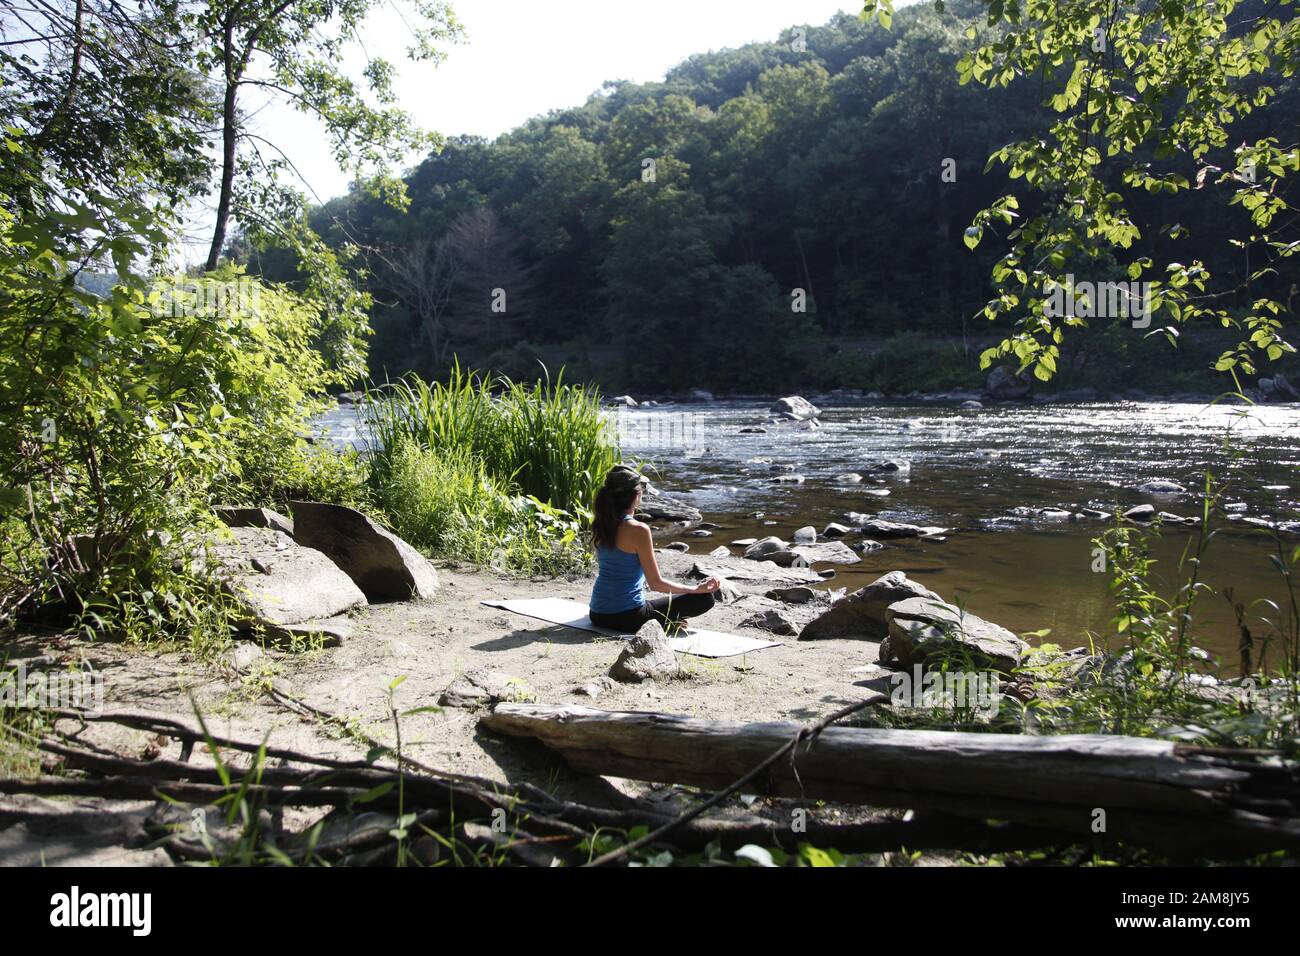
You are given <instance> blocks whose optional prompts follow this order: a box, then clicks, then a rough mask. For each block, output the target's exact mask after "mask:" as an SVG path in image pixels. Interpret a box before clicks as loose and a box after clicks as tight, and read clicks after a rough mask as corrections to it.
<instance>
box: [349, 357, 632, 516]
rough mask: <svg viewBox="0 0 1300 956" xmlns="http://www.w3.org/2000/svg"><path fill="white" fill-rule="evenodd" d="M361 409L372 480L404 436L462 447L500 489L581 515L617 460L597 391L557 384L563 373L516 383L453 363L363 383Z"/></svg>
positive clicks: (436, 446)
mask: <svg viewBox="0 0 1300 956" xmlns="http://www.w3.org/2000/svg"><path fill="white" fill-rule="evenodd" d="M363 407H364V408H365V410H366V415H367V418H368V425H369V428H370V433H371V442H372V453H373V465H372V467H373V470H374V474H375V476H376V480H377V481H379V482H381V483H382V481H383V480H384V475H385V472H386V471H387V469H389V468H390V467H391V464H390V463H391V460H392V457H393V453H394V451H395V450H396V449H397V448H398V447H399V446H400V445H401V443H402V442H404V441H411V442H414V443H415V444H416V445H418V446H419V447H421V448H426V449H430V450H432V451H439V452H453V453H455V452H465V453H468V454H470V455H472V456H474V457H475V458H477V459H478V460H479V461H481V462H482V463H483V467H484V468H485V470H486V472H487V474H488V475H490V476H491V477H492V479H493V480H494V481H496V482H498V483H500V484H501V485H502V486H505V485H507V484H508V485H512V486H514V487H515V488H517V489H518V490H519V491H520V492H522V493H523V494H524V495H527V496H532V497H534V498H536V499H538V500H539V501H544V502H546V503H548V504H550V505H553V506H554V507H556V508H559V509H561V510H564V511H568V512H571V513H573V514H576V515H579V516H583V515H584V514H585V513H586V510H587V508H588V507H589V504H590V502H591V501H592V500H593V499H594V498H595V495H596V492H597V490H599V488H600V486H601V484H602V483H603V482H604V480H605V474H606V473H607V472H608V471H609V469H610V468H612V467H613V466H614V465H616V464H618V461H619V454H618V447H617V445H616V444H615V443H614V440H613V435H612V430H611V429H610V427H609V422H608V419H607V417H606V416H605V415H604V413H603V412H602V410H601V407H600V395H599V393H598V392H597V391H596V390H594V389H591V388H588V387H586V386H581V385H566V384H564V382H563V372H561V374H560V376H559V378H558V379H557V381H556V382H554V383H552V382H550V381H549V380H547V381H540V382H536V383H534V384H532V385H525V384H522V383H519V382H511V381H510V380H509V379H504V378H497V379H489V378H487V377H484V376H480V375H476V374H474V373H468V372H464V371H462V370H461V368H460V367H459V366H456V368H455V369H453V371H452V373H451V376H450V378H449V379H448V381H447V383H446V384H444V383H442V382H434V383H433V384H432V385H430V384H428V383H426V382H424V381H423V380H421V379H419V378H416V377H414V376H408V377H407V378H405V379H402V380H401V381H399V382H396V383H391V384H388V385H384V386H382V387H379V388H375V389H371V390H369V391H368V393H367V402H366V404H365V406H363Z"/></svg>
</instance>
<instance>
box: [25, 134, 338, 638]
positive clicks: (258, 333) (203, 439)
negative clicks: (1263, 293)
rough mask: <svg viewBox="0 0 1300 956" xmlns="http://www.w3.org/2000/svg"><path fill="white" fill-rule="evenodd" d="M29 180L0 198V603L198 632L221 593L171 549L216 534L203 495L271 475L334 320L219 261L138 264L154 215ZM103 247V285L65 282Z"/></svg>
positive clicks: (314, 388)
mask: <svg viewBox="0 0 1300 956" xmlns="http://www.w3.org/2000/svg"><path fill="white" fill-rule="evenodd" d="M4 145H5V146H6V147H8V148H10V149H11V150H19V149H20V148H21V147H19V146H18V145H17V144H16V143H15V142H14V141H13V140H10V139H6V140H5V142H4ZM31 186H32V188H31V192H30V193H29V194H28V195H27V196H25V197H24V202H23V203H22V204H21V205H16V204H14V203H11V202H10V201H9V198H8V197H5V196H0V418H2V419H3V421H4V422H5V425H6V427H5V428H4V429H3V430H0V475H3V478H2V479H0V480H2V482H3V484H0V509H3V510H2V512H0V518H3V519H5V520H9V521H18V522H20V523H21V526H22V529H23V534H22V535H21V536H20V538H19V541H18V544H17V545H16V549H15V546H14V545H11V544H9V543H6V544H5V545H4V546H3V550H5V551H6V552H7V553H6V554H5V555H4V556H3V557H0V566H2V567H6V568H12V569H16V573H17V579H8V580H3V581H0V585H2V586H3V587H5V589H6V595H5V597H4V598H3V599H0V609H4V610H5V611H7V612H12V611H14V610H15V608H16V606H17V605H19V604H25V605H27V606H34V605H41V604H48V603H51V602H57V603H59V604H60V605H62V606H64V607H67V608H70V609H73V610H78V611H80V612H81V615H82V621H83V623H84V624H85V625H86V626H87V627H88V628H90V629H91V630H94V631H100V632H103V631H112V632H115V633H119V634H124V635H126V636H132V635H142V634H144V633H145V631H146V630H147V631H148V632H149V633H150V634H153V633H156V632H157V631H158V630H159V629H170V630H172V631H174V632H175V633H177V634H182V635H183V634H190V633H193V632H195V631H205V630H207V629H210V628H211V627H212V626H213V617H212V615H213V614H216V615H217V616H218V617H219V616H220V612H221V609H222V607H223V605H222V602H220V601H215V602H214V597H215V596H214V595H213V593H212V587H211V585H210V584H209V583H208V582H207V581H206V576H205V575H203V574H202V573H201V569H199V570H198V571H194V570H192V568H191V564H192V563H191V562H190V561H188V560H180V561H178V560H177V558H178V556H180V555H184V556H186V557H188V556H190V555H192V554H194V553H195V550H196V548H198V547H199V544H200V542H201V540H202V535H203V534H204V532H205V531H207V530H208V529H211V528H213V527H214V526H215V519H214V518H213V516H212V514H211V510H210V507H209V505H210V504H211V503H212V501H213V499H214V498H215V497H227V496H232V495H235V494H238V493H252V491H253V489H255V488H256V486H258V485H265V484H267V483H268V479H267V477H266V476H267V475H268V474H272V475H273V474H274V473H275V471H276V469H277V468H279V467H280V466H279V465H278V464H277V461H278V459H280V458H282V457H283V456H284V455H285V454H286V453H287V451H288V450H290V449H293V448H294V447H296V444H297V436H298V435H299V434H300V433H301V432H302V431H303V430H304V429H305V427H306V423H307V421H308V418H309V416H310V415H311V414H313V413H314V412H315V411H316V410H317V409H319V408H320V407H321V406H320V398H321V396H322V395H323V391H324V388H325V387H326V386H327V385H329V384H331V383H332V382H334V381H336V380H337V379H338V377H339V374H341V373H337V374H336V373H332V372H331V371H330V370H329V369H328V368H327V367H326V366H325V363H324V361H323V359H322V358H321V357H320V355H319V354H318V353H317V351H316V350H315V348H314V344H315V342H316V341H317V340H318V338H319V336H320V334H321V333H322V329H323V328H324V327H325V325H326V324H327V323H328V321H329V317H328V315H327V314H326V310H323V309H320V308H316V307H315V306H314V305H313V304H312V303H310V302H308V301H306V300H305V299H303V298H302V297H300V296H297V295H295V294H293V293H290V292H288V291H286V290H285V289H283V288H279V287H275V286H270V285H266V284H264V283H261V282H260V281H258V280H255V279H252V278H250V277H248V276H245V275H243V274H242V273H241V272H240V271H238V270H235V269H233V268H229V267H226V268H223V269H221V270H219V271H217V272H214V273H212V274H210V275H208V276H205V277H203V278H202V279H201V280H196V279H193V278H188V277H183V276H177V277H172V278H149V277H145V276H142V275H139V274H136V273H135V272H134V271H133V262H134V261H135V260H136V259H137V258H143V257H144V256H146V254H147V253H148V251H149V250H148V247H146V245H145V243H147V242H148V243H154V244H161V243H162V242H163V240H164V238H165V237H164V235H163V233H162V232H161V230H160V229H159V228H158V226H157V223H156V222H154V221H153V220H152V219H151V218H150V214H149V213H148V212H147V211H141V210H140V209H139V208H137V207H133V206H131V205H130V204H129V203H125V202H119V203H117V204H115V205H114V204H112V203H111V202H110V201H109V200H107V199H104V197H100V198H101V200H102V202H101V206H100V207H96V208H91V207H89V206H82V205H79V204H77V203H76V202H75V201H74V200H67V199H59V198H47V199H43V198H42V197H43V196H45V192H44V191H43V187H42V186H41V185H40V184H39V183H35V182H33V183H32V184H31ZM106 206H107V207H109V208H107V211H106V210H105V207H106ZM69 207H71V211H68V210H69ZM13 209H18V210H20V211H19V212H17V213H15V212H12V211H11V210H13ZM107 258H111V261H112V262H113V263H114V266H115V267H116V272H115V274H114V275H112V276H110V277H107V278H106V279H105V281H103V282H101V283H100V285H101V286H102V287H103V291H102V292H100V293H96V292H92V291H91V290H90V289H88V288H87V287H86V285H87V283H85V282H78V280H77V277H78V275H79V274H80V273H81V272H82V270H83V269H84V267H85V263H86V262H87V261H94V260H97V259H107ZM232 290H233V291H234V295H230V294H229V293H230V292H231V291H232ZM214 292H220V293H221V294H220V295H215V294H213V293H214ZM270 484H271V485H273V484H274V482H270ZM78 536H80V537H81V540H80V542H78V540H77V538H78ZM7 542H8V536H7ZM32 554H38V555H39V560H36V561H34V562H33V561H32V560H31V555H32ZM24 555H26V557H24ZM24 566H25V567H26V568H27V572H26V575H25V579H24V572H23V570H22V569H23V567H24Z"/></svg>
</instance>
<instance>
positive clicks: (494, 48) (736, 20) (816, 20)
mask: <svg viewBox="0 0 1300 956" xmlns="http://www.w3.org/2000/svg"><path fill="white" fill-rule="evenodd" d="M451 2H452V7H453V9H454V10H455V11H456V16H457V18H458V19H459V20H460V22H461V23H462V24H463V25H464V28H465V40H464V42H462V43H461V44H459V45H457V46H453V47H451V48H450V49H449V51H448V54H449V55H448V57H447V59H446V60H444V61H443V63H442V65H440V66H438V67H433V66H431V65H429V64H414V63H411V61H410V60H408V59H406V57H405V48H406V46H407V44H408V43H409V37H410V33H409V31H408V30H407V28H406V27H405V26H404V25H403V23H402V21H401V19H399V17H398V16H397V14H396V13H394V12H393V10H392V8H391V6H390V7H389V8H386V9H384V10H383V11H381V12H378V13H377V14H376V16H375V17H374V20H373V23H372V24H371V28H370V30H369V31H368V32H367V33H366V34H364V35H363V36H362V38H361V39H362V42H363V43H364V45H365V48H366V50H367V52H368V53H369V54H370V55H371V56H382V57H384V58H385V59H388V60H390V61H391V62H393V63H395V64H397V65H398V67H399V69H400V71H401V80H400V82H399V83H398V85H397V92H398V96H399V102H400V103H401V105H402V107H403V108H404V109H406V110H408V111H410V112H411V113H412V114H413V115H414V116H415V119H416V121H417V122H418V123H419V124H420V125H421V126H422V127H424V128H425V129H432V130H437V131H439V132H441V133H445V134H448V135H454V134H458V133H471V134H477V135H480V136H486V137H489V138H492V137H495V136H498V135H500V134H501V133H504V132H507V131H508V130H510V129H512V128H513V127H515V126H518V125H519V124H520V123H522V122H523V121H524V120H526V119H528V118H529V117H531V116H536V115H539V114H543V113H546V112H547V111H549V110H553V109H562V108H565V107H569V106H577V105H580V104H581V103H583V102H585V101H586V99H587V97H588V96H589V95H590V94H592V93H593V92H595V91H596V90H597V89H599V88H600V85H601V84H602V83H604V82H605V81H606V80H632V81H634V82H646V81H651V80H658V79H662V78H663V75H664V73H665V72H666V71H667V70H668V69H669V68H671V67H672V66H674V65H676V64H677V63H680V62H681V61H682V60H684V59H686V58H687V57H688V56H690V55H691V54H693V53H705V52H708V51H710V50H719V49H723V48H726V47H738V46H743V45H744V44H746V43H750V42H753V41H757V40H761V41H768V40H775V39H776V38H777V37H778V36H779V35H780V33H781V31H782V30H784V29H786V28H788V27H791V26H794V25H796V24H803V23H807V24H821V23H825V22H826V21H827V20H828V19H830V17H832V16H833V15H834V14H835V13H836V12H838V11H840V10H844V11H849V12H852V13H855V14H856V13H858V12H859V11H860V10H861V9H862V7H861V4H859V3H856V2H854V0H649V2H644V3H636V2H632V3H629V2H626V0H624V2H611V0H553V2H551V3H537V2H535V0H532V2H528V0H451ZM360 62H361V60H360V58H359V57H358V59H357V62H356V64H352V63H349V66H350V67H355V66H356V65H357V64H359V63H360ZM256 125H257V127H258V131H259V132H262V133H263V134H264V135H267V136H268V138H270V139H272V140H273V141H274V142H275V143H276V144H277V145H279V146H281V147H282V148H284V149H285V152H286V153H287V154H288V155H289V157H290V158H291V159H292V161H293V162H294V165H296V166H297V167H298V169H299V171H300V172H301V173H302V174H303V176H304V178H305V179H306V180H307V182H308V183H309V184H310V186H311V188H312V189H313V190H314V191H315V193H316V194H317V196H319V198H320V199H322V200H324V199H328V198H330V197H332V196H336V195H339V194H341V193H343V192H345V191H346V189H347V177H346V176H345V175H344V174H343V172H342V171H341V170H339V169H338V167H337V166H336V165H335V164H334V162H333V160H332V159H331V158H330V156H329V153H328V152H327V151H326V149H325V147H324V137H323V136H322V134H321V132H320V129H319V127H318V126H317V125H316V124H315V123H314V122H313V121H312V120H310V119H308V118H307V117H304V116H303V115H302V114H300V113H297V112H295V111H294V110H293V109H291V108H289V107H284V106H279V105H278V104H277V105H271V106H269V107H267V108H266V109H264V110H262V111H261V112H260V113H259V114H258V116H257V119H256Z"/></svg>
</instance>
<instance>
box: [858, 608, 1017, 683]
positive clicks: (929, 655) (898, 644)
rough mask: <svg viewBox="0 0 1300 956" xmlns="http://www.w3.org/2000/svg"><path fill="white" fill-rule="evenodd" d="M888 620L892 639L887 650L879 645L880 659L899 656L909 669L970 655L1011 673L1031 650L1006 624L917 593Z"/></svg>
mask: <svg viewBox="0 0 1300 956" xmlns="http://www.w3.org/2000/svg"><path fill="white" fill-rule="evenodd" d="M885 618H886V621H887V623H888V627H889V642H888V647H887V648H886V647H883V646H882V648H881V655H882V656H881V660H882V661H889V660H896V661H898V662H899V663H901V664H902V665H903V666H905V667H911V666H912V665H913V664H926V663H930V662H934V661H937V660H940V659H944V658H949V657H952V656H968V657H969V658H970V659H971V660H972V662H973V663H974V664H975V666H977V667H985V666H987V667H992V668H995V669H997V670H1000V671H1002V672H1003V673H1008V674H1009V673H1010V672H1011V670H1012V668H1014V667H1016V666H1018V665H1019V663H1020V658H1021V657H1023V656H1024V653H1025V651H1027V650H1028V649H1029V645H1028V644H1026V643H1025V642H1024V641H1022V640H1021V639H1020V638H1018V637H1016V635H1014V634H1012V633H1011V632H1010V631H1008V630H1007V629H1006V628H1004V627H999V626H998V625H997V624H991V623H989V622H988V621H986V620H984V619H983V618H981V617H977V616H976V615H974V614H970V613H963V612H962V611H961V609H960V608H957V607H955V606H953V605H951V604H946V603H944V602H942V601H935V600H932V599H930V598H925V597H913V598H908V599H907V600H904V601H899V602H897V603H895V604H891V605H890V606H889V607H888V608H886V610H885ZM886 653H888V655H889V657H888V658H886V657H885V656H884V655H885V654H886Z"/></svg>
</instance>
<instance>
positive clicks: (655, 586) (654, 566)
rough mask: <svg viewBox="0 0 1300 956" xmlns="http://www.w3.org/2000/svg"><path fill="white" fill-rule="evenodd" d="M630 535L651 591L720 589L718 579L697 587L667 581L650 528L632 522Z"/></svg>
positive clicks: (687, 591) (668, 592)
mask: <svg viewBox="0 0 1300 956" xmlns="http://www.w3.org/2000/svg"><path fill="white" fill-rule="evenodd" d="M628 534H629V537H631V538H632V543H633V544H635V545H636V553H637V557H639V558H640V559H641V570H642V571H643V572H644V573H645V580H646V584H648V585H649V586H650V590H651V591H658V592H659V593H660V594H703V593H706V592H709V591H716V590H717V589H718V581H717V579H716V578H709V579H708V580H707V581H705V582H704V583H703V584H700V585H698V586H696V587H690V586H688V585H685V584H678V583H677V582H676V581H665V580H664V578H663V575H661V574H660V573H659V561H658V559H657V558H656V557H655V545H654V538H653V536H652V535H651V534H650V526H649V525H646V524H642V523H641V522H640V521H630V522H628Z"/></svg>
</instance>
